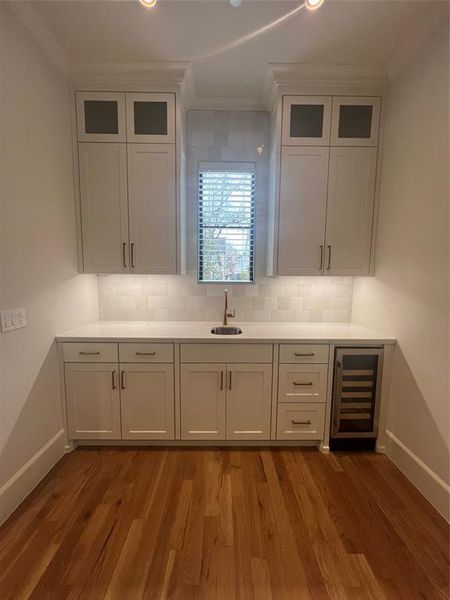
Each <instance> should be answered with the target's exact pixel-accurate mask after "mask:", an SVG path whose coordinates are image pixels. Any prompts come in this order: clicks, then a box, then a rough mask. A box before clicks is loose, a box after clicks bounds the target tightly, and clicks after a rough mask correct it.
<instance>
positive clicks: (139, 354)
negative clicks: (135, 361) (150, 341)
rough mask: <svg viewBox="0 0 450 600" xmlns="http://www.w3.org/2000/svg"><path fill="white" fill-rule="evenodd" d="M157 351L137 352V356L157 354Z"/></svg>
mask: <svg viewBox="0 0 450 600" xmlns="http://www.w3.org/2000/svg"><path fill="white" fill-rule="evenodd" d="M155 354H156V352H136V356H155Z"/></svg>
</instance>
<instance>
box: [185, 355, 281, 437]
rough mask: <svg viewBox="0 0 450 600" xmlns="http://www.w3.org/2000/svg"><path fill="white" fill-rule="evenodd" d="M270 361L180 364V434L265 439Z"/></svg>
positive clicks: (266, 435) (269, 407) (270, 373)
mask: <svg viewBox="0 0 450 600" xmlns="http://www.w3.org/2000/svg"><path fill="white" fill-rule="evenodd" d="M271 401H272V365H271V364H233V365H231V364H228V365H227V364H226V363H213V364H211V363H208V364H199V363H192V364H182V365H181V438H182V439H184V440H188V439H192V440H202V439H205V440H225V439H227V440H252V439H255V440H268V439H270V415H271Z"/></svg>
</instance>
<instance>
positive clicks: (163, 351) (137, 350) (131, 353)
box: [119, 343, 173, 363]
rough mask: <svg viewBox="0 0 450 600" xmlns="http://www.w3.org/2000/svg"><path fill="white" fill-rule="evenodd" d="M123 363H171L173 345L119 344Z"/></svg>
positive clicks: (120, 358)
mask: <svg viewBox="0 0 450 600" xmlns="http://www.w3.org/2000/svg"><path fill="white" fill-rule="evenodd" d="M119 360H120V362H121V363H140V362H142V363H171V362H173V344H127V343H123V344H119Z"/></svg>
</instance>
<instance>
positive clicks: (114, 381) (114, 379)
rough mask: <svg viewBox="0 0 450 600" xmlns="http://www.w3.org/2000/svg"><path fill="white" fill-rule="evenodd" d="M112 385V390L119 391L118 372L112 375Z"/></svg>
mask: <svg viewBox="0 0 450 600" xmlns="http://www.w3.org/2000/svg"><path fill="white" fill-rule="evenodd" d="M111 383H112V389H113V390H116V389H117V385H116V372H115V371H113V372H112V373H111Z"/></svg>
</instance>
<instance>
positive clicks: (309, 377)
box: [278, 365, 328, 402]
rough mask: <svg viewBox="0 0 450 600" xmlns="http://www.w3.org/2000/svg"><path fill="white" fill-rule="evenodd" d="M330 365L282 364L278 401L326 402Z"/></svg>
mask: <svg viewBox="0 0 450 600" xmlns="http://www.w3.org/2000/svg"><path fill="white" fill-rule="evenodd" d="M327 375H328V365H280V367H279V378H278V402H326V393H327Z"/></svg>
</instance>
